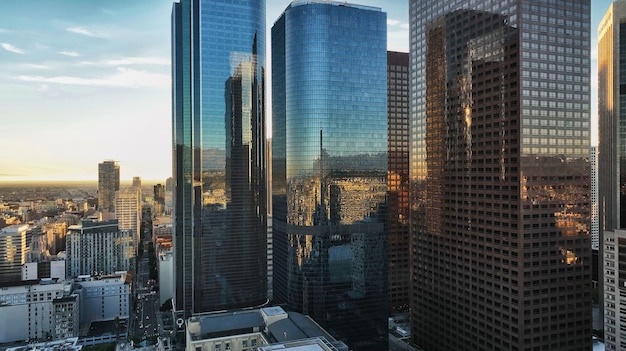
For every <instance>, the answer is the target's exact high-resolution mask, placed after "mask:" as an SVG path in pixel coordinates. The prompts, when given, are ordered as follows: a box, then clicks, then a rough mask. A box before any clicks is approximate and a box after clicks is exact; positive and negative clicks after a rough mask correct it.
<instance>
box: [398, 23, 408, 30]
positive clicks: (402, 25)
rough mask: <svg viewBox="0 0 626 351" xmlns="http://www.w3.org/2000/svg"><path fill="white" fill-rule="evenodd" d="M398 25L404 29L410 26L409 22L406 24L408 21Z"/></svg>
mask: <svg viewBox="0 0 626 351" xmlns="http://www.w3.org/2000/svg"><path fill="white" fill-rule="evenodd" d="M400 27H401V28H404V29H409V28H410V26H409V24H408V23H402V24H401V25H400Z"/></svg>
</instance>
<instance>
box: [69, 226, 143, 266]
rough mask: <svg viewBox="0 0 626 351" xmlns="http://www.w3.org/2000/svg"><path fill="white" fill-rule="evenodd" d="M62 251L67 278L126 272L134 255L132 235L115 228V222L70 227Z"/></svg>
mask: <svg viewBox="0 0 626 351" xmlns="http://www.w3.org/2000/svg"><path fill="white" fill-rule="evenodd" d="M65 251H66V264H65V269H66V270H67V274H66V277H67V278H76V277H77V276H79V275H90V274H93V275H106V274H111V273H113V272H117V271H127V270H129V268H130V260H131V258H133V257H134V256H135V253H134V245H133V235H132V232H131V231H130V230H122V229H119V227H118V221H117V219H112V220H108V221H101V222H98V221H92V220H88V219H84V220H82V222H81V223H79V224H78V225H72V226H70V227H69V228H68V231H67V235H66V250H65Z"/></svg>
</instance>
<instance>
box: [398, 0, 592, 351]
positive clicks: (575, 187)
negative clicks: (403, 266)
mask: <svg viewBox="0 0 626 351" xmlns="http://www.w3.org/2000/svg"><path fill="white" fill-rule="evenodd" d="M409 4H410V6H409V10H410V28H411V30H410V47H411V52H410V60H411V62H410V65H411V69H410V71H411V79H410V81H411V86H410V108H411V115H410V117H409V118H410V126H411V133H410V143H411V146H410V152H411V163H410V174H411V191H412V194H411V201H412V203H411V209H412V210H411V226H412V227H411V233H412V240H413V243H412V252H413V258H412V259H413V268H412V284H413V286H412V301H411V313H412V316H411V322H412V327H411V328H412V338H413V341H414V342H415V343H416V344H418V345H419V346H421V347H422V348H424V349H425V350H429V351H436V350H539V349H541V350H568V351H572V350H589V349H590V348H591V313H590V311H591V242H590V240H591V238H590V211H591V208H590V200H589V198H590V191H589V185H590V180H589V177H590V166H589V142H590V141H589V139H590V135H589V134H590V112H589V109H590V107H589V105H590V93H589V91H590V83H589V78H590V77H589V56H590V39H589V38H590V32H589V31H590V29H589V22H590V1H589V0H562V1H519V0H518V1H516V0H508V1H500V0H476V1H468V0H428V1H425V0H410V2H409Z"/></svg>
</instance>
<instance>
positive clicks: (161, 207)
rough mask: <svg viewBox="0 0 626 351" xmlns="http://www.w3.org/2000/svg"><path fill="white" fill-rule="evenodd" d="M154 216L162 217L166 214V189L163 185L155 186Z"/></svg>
mask: <svg viewBox="0 0 626 351" xmlns="http://www.w3.org/2000/svg"><path fill="white" fill-rule="evenodd" d="M153 189H154V214H155V215H157V216H158V215H162V214H164V212H165V187H164V186H163V185H162V184H157V185H155V186H154V188H153Z"/></svg>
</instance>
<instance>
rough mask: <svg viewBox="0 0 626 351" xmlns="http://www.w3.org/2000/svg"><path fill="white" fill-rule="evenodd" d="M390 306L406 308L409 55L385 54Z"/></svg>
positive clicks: (396, 308)
mask: <svg viewBox="0 0 626 351" xmlns="http://www.w3.org/2000/svg"><path fill="white" fill-rule="evenodd" d="M387 69H388V75H387V126H388V131H387V133H388V134H387V142H388V145H389V149H388V153H387V165H388V167H389V173H388V178H387V186H388V188H387V189H388V194H389V197H388V199H387V211H388V212H387V214H388V215H389V218H388V222H387V228H388V235H389V236H388V238H389V240H388V246H387V250H388V251H387V252H388V256H389V258H388V263H389V305H390V307H391V308H392V310H393V311H395V312H398V311H405V310H407V309H408V307H409V288H410V285H411V284H410V268H411V262H410V253H411V250H410V247H409V246H410V243H411V241H410V236H409V53H407V52H393V51H388V52H387Z"/></svg>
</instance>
